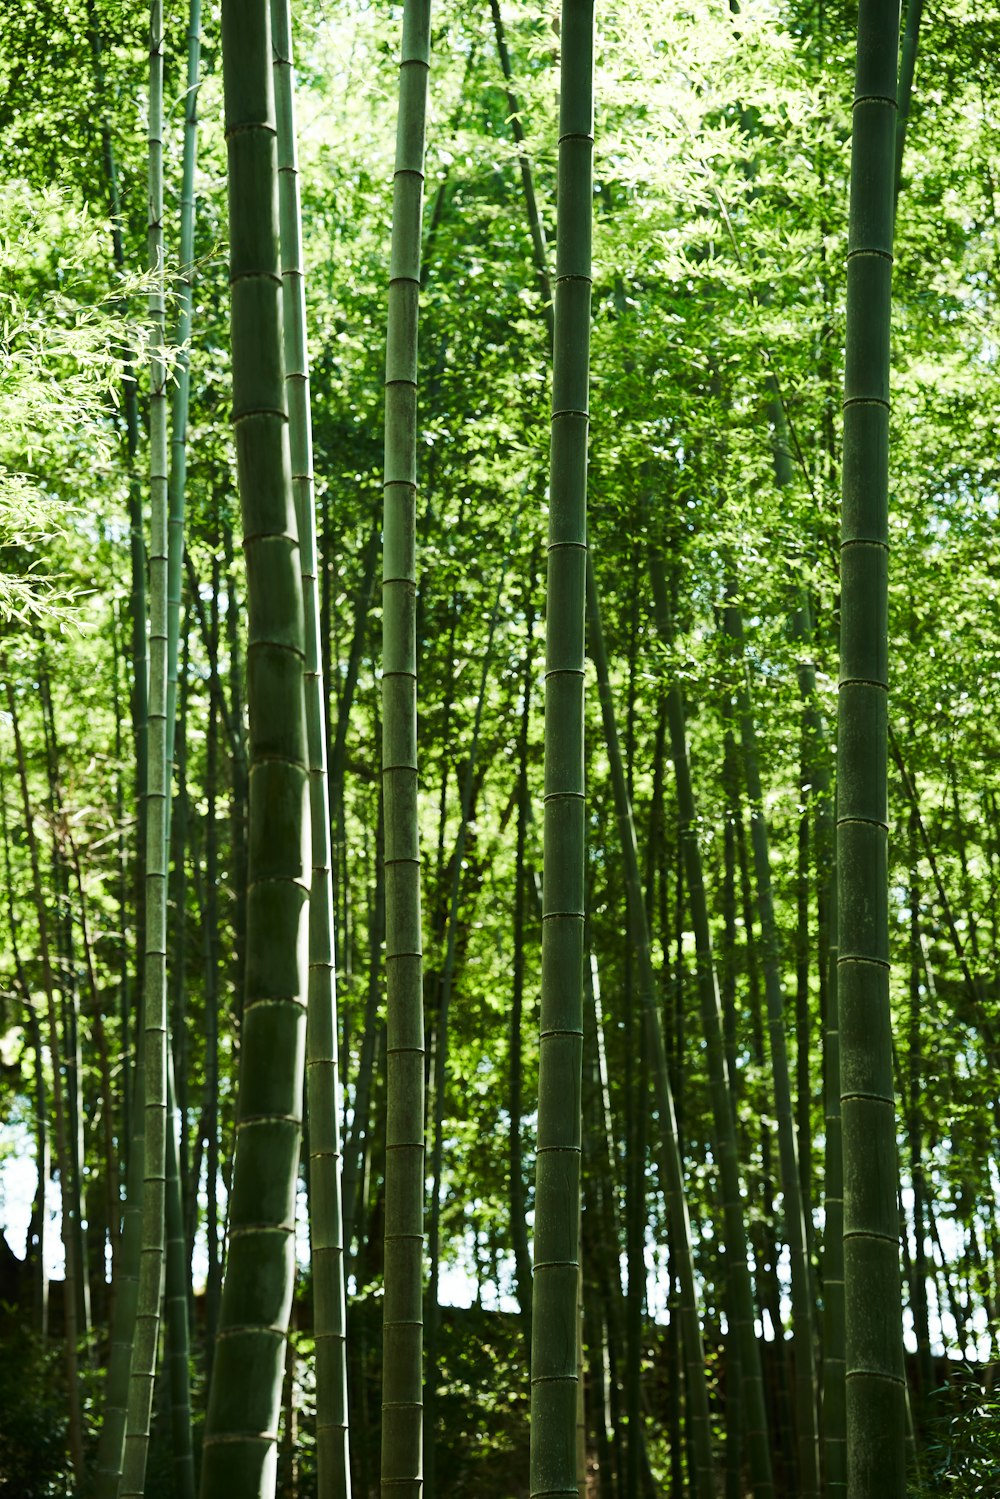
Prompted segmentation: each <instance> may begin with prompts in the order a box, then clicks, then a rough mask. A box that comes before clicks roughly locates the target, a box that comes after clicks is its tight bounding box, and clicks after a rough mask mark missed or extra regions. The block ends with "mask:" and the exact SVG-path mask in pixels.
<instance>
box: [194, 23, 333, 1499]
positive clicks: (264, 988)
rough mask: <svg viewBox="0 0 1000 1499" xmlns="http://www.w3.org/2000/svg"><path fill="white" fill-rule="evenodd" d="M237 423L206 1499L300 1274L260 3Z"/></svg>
mask: <svg viewBox="0 0 1000 1499" xmlns="http://www.w3.org/2000/svg"><path fill="white" fill-rule="evenodd" d="M222 56H223V80H224V85H225V113H226V141H227V147H228V159H229V210H230V280H231V285H232V341H233V421H234V427H235V435H236V459H237V468H238V476H239V488H240V500H241V505H242V510H243V531H244V550H245V553H246V559H247V603H248V609H249V616H250V618H249V644H248V650H247V675H248V697H249V710H250V712H249V717H250V819H249V869H248V884H247V919H246V991H245V999H244V1008H243V1034H242V1048H241V1056H240V1090H239V1101H238V1106H237V1119H236V1151H235V1159H234V1162H233V1181H232V1192H231V1196H230V1208H229V1222H230V1235H229V1258H228V1262H227V1266H226V1275H225V1280H224V1283H223V1289H222V1305H221V1308H220V1316H219V1334H218V1338H217V1342H216V1353H215V1363H214V1367H213V1370H212V1386H211V1393H210V1396H209V1405H208V1419H207V1423H206V1435H205V1446H204V1453H203V1459H202V1479H201V1493H202V1496H203V1499H223V1496H225V1499H233V1496H235V1499H243V1496H248V1499H249V1496H258V1495H265V1494H273V1492H274V1483H275V1477H276V1468H277V1433H278V1419H279V1413H280V1406H281V1388H282V1379H283V1374H284V1367H285V1343H286V1338H287V1331H288V1318H289V1313H290V1310H291V1301H292V1290H293V1283H294V1272H295V1189H296V1182H297V1179H298V1161H299V1150H300V1146H301V1139H302V1085H303V1077H304V1070H305V1020H306V1006H305V994H306V986H307V973H306V969H307V956H308V944H307V921H308V900H309V877H310V863H311V853H310V834H309V808H308V796H309V787H308V771H307V745H306V727H305V706H304V696H303V658H304V624H303V607H302V583H301V572H300V565H299V543H298V529H297V525H296V518H295V507H294V503H293V499H292V485H291V465H290V458H289V443H288V421H287V416H286V407H285V371H284V359H283V355H282V310H281V279H280V274H279V256H278V216H277V152H276V132H275V122H274V104H273V94H272V76H271V74H272V68H271V28H270V23H269V16H268V5H267V0H224V4H223V7H222Z"/></svg>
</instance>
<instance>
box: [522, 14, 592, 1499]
mask: <svg viewBox="0 0 1000 1499" xmlns="http://www.w3.org/2000/svg"><path fill="white" fill-rule="evenodd" d="M560 38H561V44H562V64H561V87H560V102H559V169H558V175H559V188H558V230H557V242H556V275H555V337H554V360H553V375H552V438H551V456H550V463H551V475H550V508H549V539H548V545H549V553H548V581H547V588H546V599H547V618H546V649H545V816H544V848H545V853H544V871H543V891H542V902H543V904H542V993H541V1016H540V1041H539V1078H538V1154H537V1160H536V1167H535V1244H534V1251H535V1253H534V1260H535V1285H534V1293H533V1297H532V1329H531V1448H530V1491H531V1494H532V1496H540V1495H547V1496H551V1499H556V1496H565V1499H576V1495H577V1473H576V1457H575V1430H576V1385H577V1370H576V1325H577V1284H578V1275H579V1259H580V1244H579V1240H580V1150H581V1067H582V1053H583V935H584V931H583V929H584V839H585V789H584V711H583V691H584V616H585V611H586V592H587V588H586V561H587V435H588V427H589V416H588V412H589V372H590V300H591V280H592V267H591V238H592V213H593V209H592V198H593V190H592V183H593V152H594V134H593V132H594V5H593V0H564V3H563V6H562V20H561V27H560Z"/></svg>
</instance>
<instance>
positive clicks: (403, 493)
mask: <svg viewBox="0 0 1000 1499" xmlns="http://www.w3.org/2000/svg"><path fill="white" fill-rule="evenodd" d="M430 11H431V7H430V0H406V3H405V5H404V9H403V36H402V49H401V54H400V67H399V112H398V118H397V126H396V167H395V176H394V179H393V209H392V247H391V265H390V281H389V320H388V334H387V347H386V369H385V520H384V527H383V537H384V540H383V558H382V611H383V612H382V722H383V729H382V777H383V781H382V784H383V790H384V796H385V872H386V947H385V967H386V983H387V991H388V998H387V1043H386V1051H387V1084H386V1089H387V1100H388V1115H387V1120H386V1171H385V1281H384V1284H385V1298H384V1307H383V1333H382V1338H383V1343H382V1347H383V1355H382V1370H383V1379H382V1409H383V1421H382V1494H383V1496H384V1499H419V1495H420V1493H421V1491H422V1488H423V1480H422V1467H423V1454H422V1450H421V1435H422V1416H423V1404H422V1381H421V1362H422V1349H423V1312H422V1294H423V1243H424V1230H423V1218H424V1211H423V1197H424V1017H423V995H422V969H423V958H422V951H423V949H422V939H421V919H420V843H419V829H418V822H417V711H416V710H417V673H416V494H417V327H418V319H419V298H420V234H421V216H422V211H423V189H424V137H425V129H426V116H427V77H428V72H429V69H430Z"/></svg>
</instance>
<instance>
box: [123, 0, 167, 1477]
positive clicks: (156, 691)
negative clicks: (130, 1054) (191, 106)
mask: <svg viewBox="0 0 1000 1499" xmlns="http://www.w3.org/2000/svg"><path fill="white" fill-rule="evenodd" d="M148 257H149V269H150V273H151V275H152V277H153V282H152V285H151V288H150V293H149V312H150V321H151V323H152V336H151V345H150V397H149V477H150V545H149V705H148V711H147V725H148V727H147V758H146V878H145V890H146V898H145V933H146V935H145V961H144V964H143V1044H144V1065H145V1098H144V1112H145V1144H144V1148H143V1173H142V1175H143V1188H142V1242H141V1250H140V1257H139V1289H138V1300H137V1303H136V1317H135V1332H134V1337H133V1343H132V1363H131V1371H130V1375H129V1392H128V1409H127V1414H126V1423H125V1449H124V1453H123V1456H122V1477H121V1486H120V1488H119V1495H120V1496H121V1499H133V1496H141V1495H142V1494H143V1491H144V1489H145V1481H146V1454H147V1451H148V1448H149V1430H150V1421H151V1416H152V1405H153V1386H154V1383H155V1379H156V1356H157V1345H158V1341H159V1333H160V1282H161V1277H162V1274H163V1258H164V1234H165V1227H164V1225H165V1194H166V1132H167V801H168V797H167V792H168V765H167V754H168V747H167V388H166V387H167V367H166V326H165V318H166V312H165V285H164V270H163V7H162V3H161V0H152V4H151V6H150V12H149V236H148Z"/></svg>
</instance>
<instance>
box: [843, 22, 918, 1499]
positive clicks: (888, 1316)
mask: <svg viewBox="0 0 1000 1499" xmlns="http://www.w3.org/2000/svg"><path fill="white" fill-rule="evenodd" d="M898 32H899V8H898V5H897V4H896V3H895V0H861V4H860V9H859V17H858V45H857V78H856V89H855V98H854V138H853V143H852V154H851V209H850V229H849V238H848V259H847V354H846V376H845V384H844V465H843V508H842V516H841V519H842V529H841V553H840V561H841V572H840V576H841V640H840V650H841V659H840V697H839V722H838V742H839V753H838V760H839V771H838V787H837V877H838V884H839V902H838V905H839V926H840V953H839V965H840V973H839V978H840V1006H841V1084H840V1085H841V1112H842V1119H843V1149H844V1280H845V1292H846V1330H847V1492H848V1495H849V1496H850V1499H897V1496H901V1495H902V1494H903V1493H904V1492H905V1488H906V1471H905V1430H906V1412H905V1383H904V1378H903V1341H902V1323H901V1316H900V1287H899V1218H898V1214H897V1207H896V1188H897V1181H898V1169H897V1161H896V1115H895V1105H894V1099H893V1062H892V1029H891V1019H890V1011H889V914H888V837H889V829H888V808H887V778H886V761H887V697H888V688H887V681H888V467H889V363H890V351H889V328H890V315H891V286H892V230H893V184H894V141H895V129H896V56H897V43H898Z"/></svg>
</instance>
